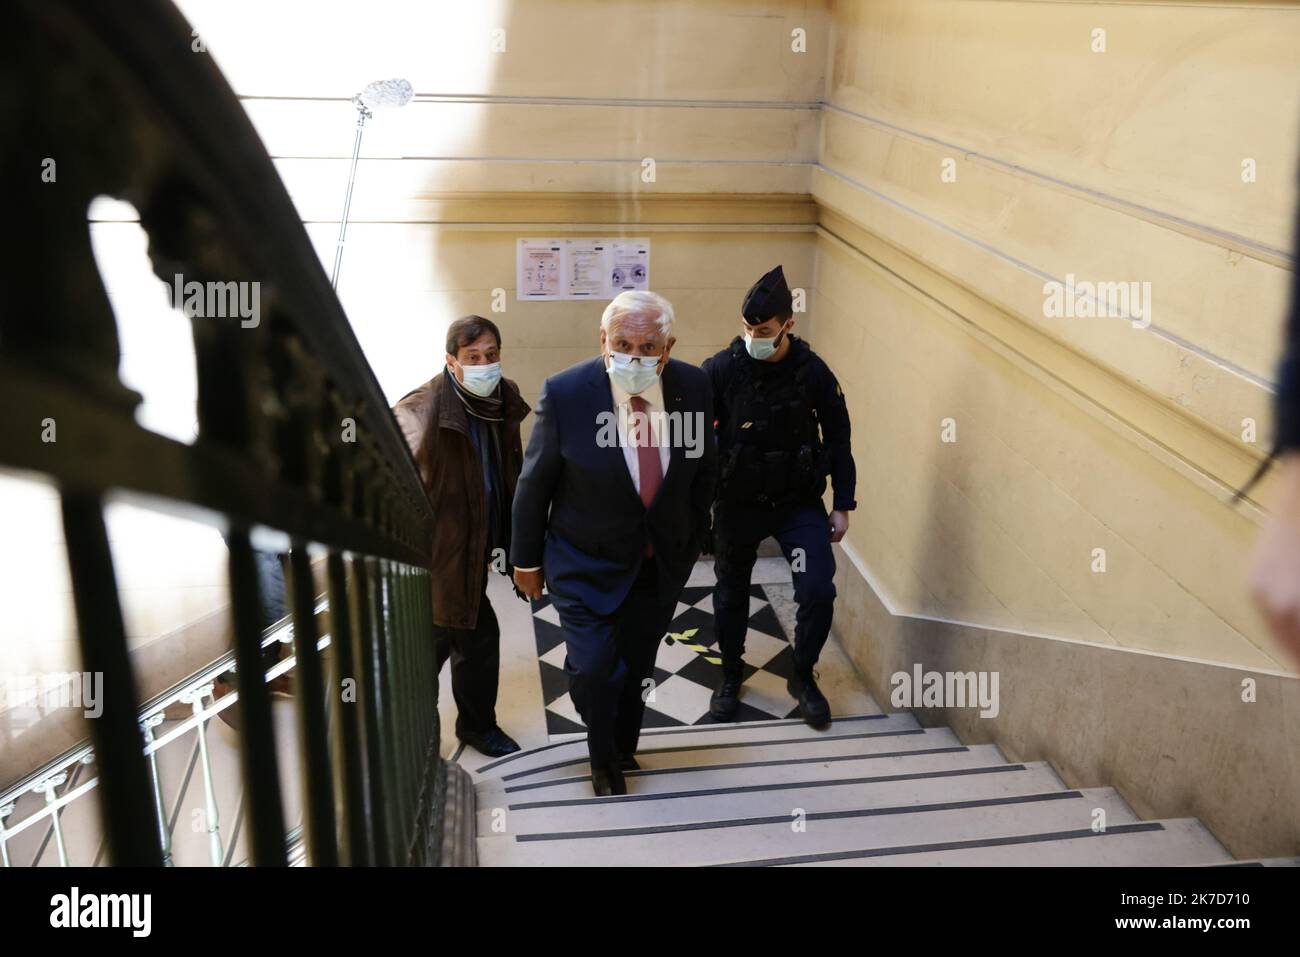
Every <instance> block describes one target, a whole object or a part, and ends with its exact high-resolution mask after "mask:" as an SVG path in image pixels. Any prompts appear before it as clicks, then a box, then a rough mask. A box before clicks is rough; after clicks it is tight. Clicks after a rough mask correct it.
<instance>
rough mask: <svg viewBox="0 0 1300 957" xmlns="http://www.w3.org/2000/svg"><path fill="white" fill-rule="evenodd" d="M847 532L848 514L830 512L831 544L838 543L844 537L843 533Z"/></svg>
mask: <svg viewBox="0 0 1300 957" xmlns="http://www.w3.org/2000/svg"><path fill="white" fill-rule="evenodd" d="M848 530H849V513H848V512H840V511H834V512H831V542H832V543H834V542H838V541H839V540H840V539H842V538H843V537H844V533H845V532H847V531H848Z"/></svg>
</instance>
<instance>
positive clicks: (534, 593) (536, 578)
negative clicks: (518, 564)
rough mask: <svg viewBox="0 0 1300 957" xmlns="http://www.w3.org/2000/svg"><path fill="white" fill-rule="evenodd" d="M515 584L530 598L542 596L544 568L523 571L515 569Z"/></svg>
mask: <svg viewBox="0 0 1300 957" xmlns="http://www.w3.org/2000/svg"><path fill="white" fill-rule="evenodd" d="M514 580H515V586H516V587H517V588H518V589H519V590H520V591H521V592H523V593H524V594H525V595H527V596H528V597H529V598H541V597H542V570H541V569H540V568H539V569H537V570H536V571H531V572H521V571H520V570H519V569H517V568H516V569H515V574H514Z"/></svg>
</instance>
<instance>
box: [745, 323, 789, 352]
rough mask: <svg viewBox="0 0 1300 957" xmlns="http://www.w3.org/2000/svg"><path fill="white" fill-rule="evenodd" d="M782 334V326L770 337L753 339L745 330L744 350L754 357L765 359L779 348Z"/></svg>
mask: <svg viewBox="0 0 1300 957" xmlns="http://www.w3.org/2000/svg"><path fill="white" fill-rule="evenodd" d="M784 335H785V328H784V327H782V329H781V331H780V332H778V333H777V334H776V337H775V338H772V339H755V338H754V337H753V336H751V335H750V334H749V333H748V332H747V333H745V351H746V352H748V353H749V354H750V355H751V356H753V357H754V358H755V359H766V358H768V357H770V356H771V355H772V354H773V353H775V352H776V350H777V349H778V348H780V346H781V339H782V337H783V336H784Z"/></svg>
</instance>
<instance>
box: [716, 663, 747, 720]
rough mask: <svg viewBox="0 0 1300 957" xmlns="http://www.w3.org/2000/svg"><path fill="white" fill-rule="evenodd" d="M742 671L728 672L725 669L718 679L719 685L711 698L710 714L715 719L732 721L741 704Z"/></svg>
mask: <svg viewBox="0 0 1300 957" xmlns="http://www.w3.org/2000/svg"><path fill="white" fill-rule="evenodd" d="M741 680H742V679H741V674H740V672H738V671H737V672H728V671H726V670H725V669H724V670H723V672H722V677H721V678H719V679H718V686H717V687H716V688H714V689H713V696H712V697H711V698H709V714H710V715H711V716H712V717H713V720H714V721H730V720H731V719H732V718H733V717H735V714H736V708H738V707H739V706H740V685H741Z"/></svg>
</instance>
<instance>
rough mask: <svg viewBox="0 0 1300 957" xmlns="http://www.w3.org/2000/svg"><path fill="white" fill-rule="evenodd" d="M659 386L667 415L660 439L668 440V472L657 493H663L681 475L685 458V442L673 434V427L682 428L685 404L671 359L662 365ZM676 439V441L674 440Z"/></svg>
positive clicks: (680, 435) (675, 368) (683, 425)
mask: <svg viewBox="0 0 1300 957" xmlns="http://www.w3.org/2000/svg"><path fill="white" fill-rule="evenodd" d="M659 385H660V388H661V389H662V390H663V395H664V411H665V412H666V413H668V415H667V416H666V417H665V419H664V428H663V432H662V434H661V436H660V440H661V441H664V442H670V443H671V445H670V446H669V449H668V472H667V474H666V475H664V484H663V485H662V486H661V487H660V489H659V495H660V496H662V495H664V494H665V493H666V492H667V491H668V489H669V485H670V484H675V483H676V482H677V481H678V480H680V479H681V477H682V472H683V471H684V466H685V460H686V447H685V443H684V442H682V441H681V439H682V438H683V435H682V434H674V431H673V430H674V428H678V429H684V427H685V424H686V423H685V421H684V418H685V415H686V413H685V412H684V411H683V407H684V406H685V404H686V398H685V396H684V395H683V394H682V393H681V391H680V383H679V382H678V381H677V367H676V365H675V364H674V362H673V360H672V359H669V360H668V362H667V364H666V365H665V366H664V373H663V376H661V377H660V381H659ZM674 439H676V440H677V441H674Z"/></svg>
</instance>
